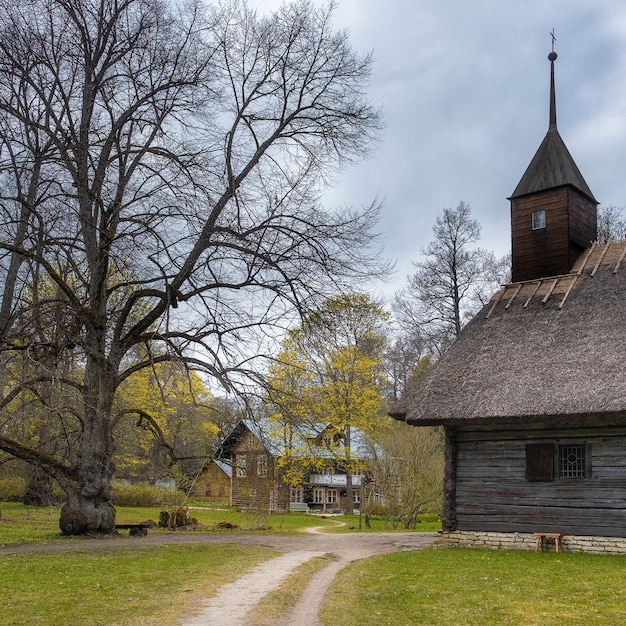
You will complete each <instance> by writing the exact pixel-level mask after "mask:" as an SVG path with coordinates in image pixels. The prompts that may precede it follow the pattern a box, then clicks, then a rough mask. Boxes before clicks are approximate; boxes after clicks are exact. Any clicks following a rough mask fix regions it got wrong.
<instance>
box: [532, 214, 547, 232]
mask: <svg viewBox="0 0 626 626" xmlns="http://www.w3.org/2000/svg"><path fill="white" fill-rule="evenodd" d="M531 224H532V227H533V230H543V229H544V228H546V226H547V220H546V210H545V209H540V210H538V211H533V213H532V216H531Z"/></svg>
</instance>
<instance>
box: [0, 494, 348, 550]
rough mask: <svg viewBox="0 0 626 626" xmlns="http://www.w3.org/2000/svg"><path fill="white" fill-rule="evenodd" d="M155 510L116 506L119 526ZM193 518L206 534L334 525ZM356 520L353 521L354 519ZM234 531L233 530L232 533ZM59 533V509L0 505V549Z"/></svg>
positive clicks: (257, 517) (269, 518)
mask: <svg viewBox="0 0 626 626" xmlns="http://www.w3.org/2000/svg"><path fill="white" fill-rule="evenodd" d="M159 512H160V509H159V508H151V507H118V508H117V521H118V522H119V523H123V522H126V523H137V522H143V521H146V520H154V521H155V522H156V521H158V519H159ZM191 515H192V516H193V517H195V518H196V519H197V521H198V523H199V524H200V525H201V526H202V527H203V530H205V531H208V532H233V531H232V530H221V529H220V528H219V526H218V524H220V522H228V523H229V524H233V525H235V526H236V527H237V529H238V530H242V531H247V532H272V533H286V534H292V533H296V532H298V530H299V529H301V528H304V527H306V526H329V527H333V526H335V525H336V524H335V523H333V521H332V520H331V519H322V518H318V517H312V516H310V515H305V514H304V513H282V514H280V513H276V514H272V515H269V514H267V513H242V512H240V511H237V510H235V509H214V508H193V509H192V510H191ZM355 519H356V518H355ZM150 532H151V533H154V532H161V533H167V532H173V531H170V530H167V529H158V528H156V529H154V530H151V531H150ZM234 532H236V530H235V531H234ZM63 540H64V538H63V537H62V536H61V533H60V530H59V509H58V508H56V507H50V508H37V507H29V506H24V505H23V504H18V503H13V502H3V503H0V546H3V545H5V546H6V545H16V544H24V543H40V544H41V543H44V544H48V543H55V542H58V541H63Z"/></svg>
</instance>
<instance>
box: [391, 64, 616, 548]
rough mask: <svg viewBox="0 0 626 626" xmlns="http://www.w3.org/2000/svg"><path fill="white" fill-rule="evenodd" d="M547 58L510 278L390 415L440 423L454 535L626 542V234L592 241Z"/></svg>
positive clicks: (567, 544) (499, 540) (536, 542)
mask: <svg viewBox="0 0 626 626" xmlns="http://www.w3.org/2000/svg"><path fill="white" fill-rule="evenodd" d="M548 58H549V60H550V64H551V81H550V123H549V129H548V133H547V135H546V137H545V139H544V140H543V142H542V143H541V145H540V147H539V149H538V151H537V153H536V154H535V156H534V158H533V159H532V161H531V163H530V165H529V166H528V169H527V170H526V172H525V173H524V175H523V176H522V178H521V180H520V182H519V184H518V185H517V187H516V188H515V191H514V192H513V194H512V196H511V198H510V203H511V226H512V281H513V282H511V283H510V284H507V285H504V286H503V288H502V289H501V290H500V291H499V292H498V293H496V294H495V295H494V296H493V298H492V299H491V302H489V303H488V304H487V305H486V306H485V307H484V308H483V309H482V310H481V311H480V312H479V313H478V314H477V315H476V316H475V318H474V319H473V320H472V321H471V322H470V323H469V324H468V325H467V326H466V327H465V328H464V329H463V331H462V332H461V334H460V336H459V337H458V338H457V340H456V341H455V343H453V345H452V346H451V347H450V348H449V350H448V351H447V352H446V353H445V354H444V355H443V357H442V358H441V359H440V361H439V362H438V363H437V364H436V366H435V367H433V368H432V370H430V371H429V372H428V373H427V374H426V375H424V377H423V378H422V380H421V381H420V383H419V385H418V386H416V388H414V389H413V390H412V391H411V392H410V393H409V394H408V397H407V400H406V404H405V406H404V408H403V409H402V410H398V411H397V412H396V413H394V414H393V416H394V417H396V418H398V419H403V420H405V421H406V422H407V423H409V424H412V425H416V426H421V425H425V426H426V425H442V426H443V427H444V430H445V439H446V465H445V481H444V483H445V484H444V503H443V530H444V533H443V534H444V537H445V538H446V539H447V540H448V541H451V542H455V543H462V544H470V545H471V544H473V545H476V544H479V545H488V546H492V547H503V548H513V547H515V548H524V549H534V548H537V549H538V548H539V547H543V546H544V535H548V534H550V535H553V536H554V537H553V538H554V539H558V543H557V548H561V549H563V550H570V551H577V550H584V551H589V552H603V551H607V552H608V551H612V552H626V358H625V355H626V259H625V256H626V242H624V241H621V242H619V243H610V242H608V243H604V244H597V243H593V242H594V241H595V240H596V218H597V216H596V206H597V202H596V200H595V198H594V196H593V194H592V193H591V191H590V189H589V187H588V186H587V184H586V182H585V181H584V179H583V177H582V175H581V173H580V171H579V170H578V168H577V167H576V164H575V163H574V160H573V159H572V157H571V155H570V153H569V152H568V150H567V148H566V147H565V144H564V143H563V140H562V139H561V137H560V135H559V133H558V131H557V126H556V107H555V90H554V61H555V59H556V54H555V53H554V52H553V53H551V54H550V56H549V57H548ZM535 533H537V535H535ZM545 543H546V546H551V545H552V538H548V539H546V541H545Z"/></svg>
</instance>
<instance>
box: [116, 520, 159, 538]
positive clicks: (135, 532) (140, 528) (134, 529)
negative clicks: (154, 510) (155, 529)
mask: <svg viewBox="0 0 626 626" xmlns="http://www.w3.org/2000/svg"><path fill="white" fill-rule="evenodd" d="M151 527H152V524H147V523H142V524H115V530H118V529H119V530H129V531H130V533H129V534H130V535H132V536H133V537H145V536H146V535H147V534H148V528H151Z"/></svg>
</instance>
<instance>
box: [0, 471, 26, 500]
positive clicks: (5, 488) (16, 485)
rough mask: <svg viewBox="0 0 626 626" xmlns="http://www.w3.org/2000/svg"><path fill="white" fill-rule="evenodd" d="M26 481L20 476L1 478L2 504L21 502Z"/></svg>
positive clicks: (0, 493)
mask: <svg viewBox="0 0 626 626" xmlns="http://www.w3.org/2000/svg"><path fill="white" fill-rule="evenodd" d="M25 489H26V481H25V480H24V479H23V478H20V477H19V476H7V477H6V478H0V502H21V501H22V496H23V495H24V490H25Z"/></svg>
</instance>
